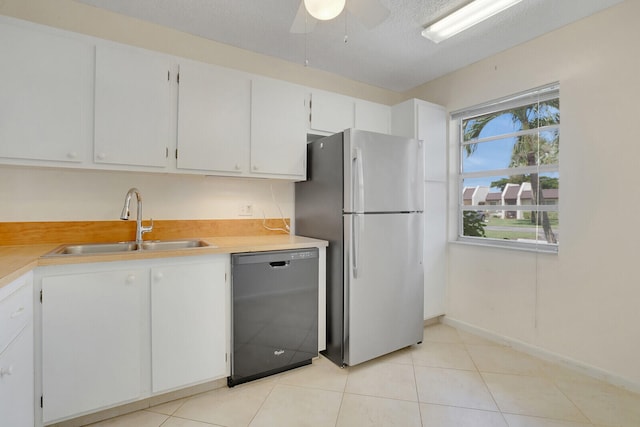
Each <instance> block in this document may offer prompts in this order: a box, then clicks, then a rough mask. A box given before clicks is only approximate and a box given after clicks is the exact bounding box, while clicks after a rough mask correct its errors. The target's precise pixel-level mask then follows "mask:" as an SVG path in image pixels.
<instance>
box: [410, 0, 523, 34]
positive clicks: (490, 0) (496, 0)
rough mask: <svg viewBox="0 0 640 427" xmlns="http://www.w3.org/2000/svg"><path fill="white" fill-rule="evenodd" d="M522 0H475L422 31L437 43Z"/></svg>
mask: <svg viewBox="0 0 640 427" xmlns="http://www.w3.org/2000/svg"><path fill="white" fill-rule="evenodd" d="M521 1H522V0H475V1H472V2H471V3H469V4H468V5H466V6H465V7H463V8H461V9H458V10H456V11H455V12H453V13H452V14H451V15H448V16H446V17H444V18H442V19H441V20H439V21H438V22H436V23H434V24H431V25H429V26H428V27H427V28H425V29H424V30H423V31H422V37H426V38H428V39H429V40H432V41H434V42H435V43H440V42H441V41H443V40H446V39H448V38H449V37H451V36H454V35H456V34H458V33H459V32H461V31H464V30H466V29H467V28H470V27H473V26H474V25H476V24H478V23H480V22H482V21H484V20H485V19H487V18H490V17H492V16H493V15H495V14H497V13H500V12H502V11H503V10H505V9H508V8H510V7H511V6H513V5H514V4H516V3H520V2H521Z"/></svg>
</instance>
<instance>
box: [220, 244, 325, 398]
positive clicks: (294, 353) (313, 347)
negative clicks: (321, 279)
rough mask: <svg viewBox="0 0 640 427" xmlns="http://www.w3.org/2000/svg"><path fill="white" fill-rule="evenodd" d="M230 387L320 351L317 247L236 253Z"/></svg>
mask: <svg viewBox="0 0 640 427" xmlns="http://www.w3.org/2000/svg"><path fill="white" fill-rule="evenodd" d="M231 293H232V301H233V303H232V306H231V318H232V323H231V348H232V353H231V376H229V377H228V378H227V384H228V385H229V386H230V387H233V386H234V385H237V384H241V383H244V382H247V381H251V380H255V379H257V378H262V377H265V376H268V375H272V374H275V373H278V372H282V371H285V370H287V369H292V368H296V367H298V366H303V365H307V364H309V363H311V359H312V358H314V357H317V356H318V249H317V248H309V249H297V250H284V251H272V252H252V253H241V254H232V255H231Z"/></svg>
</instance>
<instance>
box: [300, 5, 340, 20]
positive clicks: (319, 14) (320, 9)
mask: <svg viewBox="0 0 640 427" xmlns="http://www.w3.org/2000/svg"><path fill="white" fill-rule="evenodd" d="M344 4H345V0H304V7H306V8H307V12H309V15H311V16H313V17H314V18H316V19H319V20H321V21H327V20H329V19H333V18H335V17H336V16H338V15H340V12H342V10H343V9H344Z"/></svg>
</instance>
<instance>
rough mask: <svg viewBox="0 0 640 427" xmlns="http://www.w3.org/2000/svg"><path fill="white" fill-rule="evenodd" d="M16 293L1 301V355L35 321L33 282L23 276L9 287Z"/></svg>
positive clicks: (28, 277)
mask: <svg viewBox="0 0 640 427" xmlns="http://www.w3.org/2000/svg"><path fill="white" fill-rule="evenodd" d="M9 287H11V288H13V289H14V291H13V292H11V293H10V294H9V295H8V296H6V297H5V298H3V299H2V300H0V325H2V326H1V327H0V353H2V352H3V351H4V350H5V349H6V347H7V346H8V345H9V343H10V342H11V341H12V340H13V339H14V338H15V337H16V336H17V335H18V334H19V333H20V331H21V330H22V329H24V327H25V326H26V325H27V324H28V323H30V322H31V321H32V319H33V282H32V280H31V275H26V276H23V277H21V278H19V279H17V280H16V282H13V283H12V284H10V285H9Z"/></svg>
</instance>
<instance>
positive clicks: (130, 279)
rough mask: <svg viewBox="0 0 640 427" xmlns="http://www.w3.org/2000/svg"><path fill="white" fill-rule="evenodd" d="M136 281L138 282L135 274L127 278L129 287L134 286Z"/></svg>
mask: <svg viewBox="0 0 640 427" xmlns="http://www.w3.org/2000/svg"><path fill="white" fill-rule="evenodd" d="M135 281H136V275H135V274H130V275H128V276H127V280H126V283H127V285H132V284H133V283H134V282H135Z"/></svg>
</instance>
